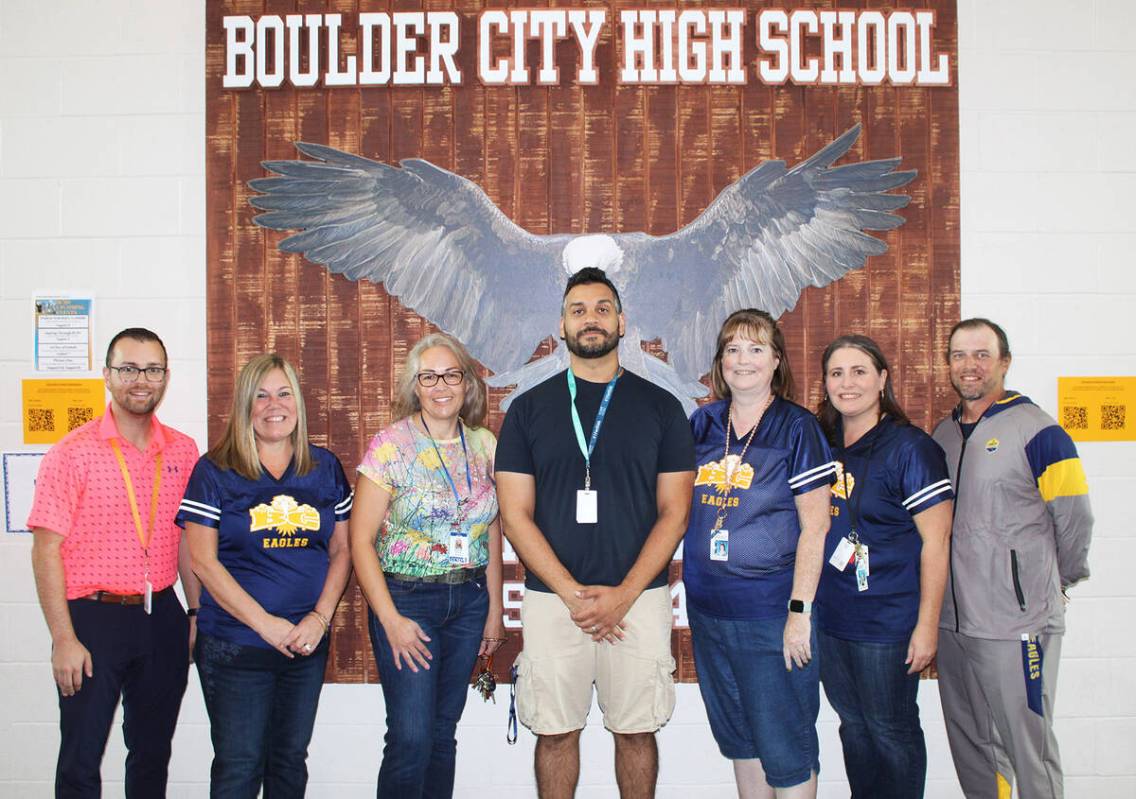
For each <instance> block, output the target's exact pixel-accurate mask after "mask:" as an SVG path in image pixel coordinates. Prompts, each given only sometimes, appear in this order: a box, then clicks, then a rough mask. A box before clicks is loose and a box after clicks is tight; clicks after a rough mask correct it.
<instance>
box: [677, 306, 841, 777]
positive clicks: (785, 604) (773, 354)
mask: <svg viewBox="0 0 1136 799" xmlns="http://www.w3.org/2000/svg"><path fill="white" fill-rule="evenodd" d="M710 380H711V385H712V387H713V389H714V393H715V395H716V396H717V397H719V399H718V401H717V402H713V403H710V404H708V405H704V406H702V407H701V408H699V409H698V410H697V411H695V412H694V414H693V415H692V416H691V418H690V425H691V428H692V430H693V433H694V445H695V455H696V462H697V464H698V473H697V476H696V478H695V486H694V497H693V505H692V507H691V512H690V524H689V527H688V528H687V531H686V537H685V539H684V540H683V582H684V584H685V587H686V600H687V615H688V618H689V620H690V628H691V631H692V635H693V642H694V659H695V663H696V665H697V667H698V680H699V683H698V684H699V688H700V690H701V691H702V698H703V700H704V701H705V703H706V712H707V715H708V716H709V719H710V729H711V731H712V732H713V733H714V739H715V740H716V741H717V743H718V748H719V750H720V751H721V752H722V754H723V755H724V756H725V757H727V758H729V759H730V760H732V761H733V763H734V776H735V779H736V781H737V785H738V794H739V796H741V797H742V798H743V799H751V797H774V796H776V797H778V799H788V798H789V797H792V798H793V799H796V798H797V797H815V796H816V785H817V782H816V781H817V772H818V771H819V769H820V760H819V747H818V743H817V734H816V719H817V713H818V711H819V707H820V687H819V669H818V667H817V664H816V661H815V660H813V654H814V652H815V650H816V631H815V630H814V629H813V627H812V620H811V611H812V601H813V598H814V594H815V592H816V587H817V580H818V579H819V577H820V571H821V564H822V555H823V549H824V537H825V532H826V531H827V530H828V525H829V493H830V492H829V485H830V484H831V483H832V476H833V464H832V456H831V454H830V452H829V449H828V444H827V443H826V442H825V440H824V436H823V434H822V433H821V430H820V426H819V425H818V424H817V421H816V419H815V418H814V417H813V415H812V414H811V413H809V412H808V411H806V410H805V409H804V408H802V407H801V406H799V405H796V404H795V403H794V402H793V401H792V400H791V399H790V397H791V396H792V394H793V375H792V371H791V370H790V368H789V358H788V355H787V353H786V351H785V340H784V338H783V336H782V334H781V330H780V328H778V326H777V323H776V322H775V321H774V320H773V318H772V317H771V316H770V315H769V314H767V313H765V312H764V311H757V310H753V309H746V310H741V311H736V312H734V313H732V314H730V316H729V318H727V319H726V321H725V323H724V324H723V325H722V329H721V331H720V332H719V333H718V348H717V352H716V354H715V355H714V363H713V366H712V368H711V372H710Z"/></svg>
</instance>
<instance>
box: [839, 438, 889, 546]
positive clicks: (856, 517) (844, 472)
mask: <svg viewBox="0 0 1136 799" xmlns="http://www.w3.org/2000/svg"><path fill="white" fill-rule="evenodd" d="M880 421H881V422H882V421H883V420H882V419H881V420H880ZM877 426H878V425H877ZM875 429H876V428H872V430H869V431H868V432H869V434H870V433H872V432H874V431H875ZM841 434H842V435H843V432H842V433H841ZM879 440H880V437H879V435H878V434H877V435H875V436H873V437H872V444H871V446H869V447H868V457H867V458H865V459H864V471H863V474H861V475H860V480H858V481H856V482H863V483H864V486H865V488H866V487H867V483H868V480H869V479H870V477H869V475H870V473H871V470H872V456H873V455H875V454H876V442H877V441H879ZM853 446H855V445H853ZM839 453H840V458H841V461H842V463H843V464H844V466H843V468H842V469H841V473H840V478H841V480H842V482H843V483H844V503H845V504H846V505H847V506H848V513H849V515H850V516H851V517H852V520H851V521H852V532H853V533H856V534H857V535H859V530H860V499H861V497H862V496H863V494H862V492H860V491H856V490H855V484H853V490H852V491H849V490H848V455H847V453H848V450H847V449H846V448H844V447H841V448H840V450H839ZM853 493H854V494H855V495H856V499H855V500H854V501H853V499H852V494H853Z"/></svg>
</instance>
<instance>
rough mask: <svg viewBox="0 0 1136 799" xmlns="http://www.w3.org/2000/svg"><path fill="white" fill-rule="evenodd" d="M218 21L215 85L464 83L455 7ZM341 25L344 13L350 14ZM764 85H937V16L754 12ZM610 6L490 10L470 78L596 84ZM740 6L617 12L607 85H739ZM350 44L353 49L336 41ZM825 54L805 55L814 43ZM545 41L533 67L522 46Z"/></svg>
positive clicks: (481, 21)
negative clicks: (571, 52) (219, 61)
mask: <svg viewBox="0 0 1136 799" xmlns="http://www.w3.org/2000/svg"><path fill="white" fill-rule="evenodd" d="M344 16H345V15H343V14H288V15H285V16H280V15H275V14H266V15H263V16H260V17H258V18H256V19H253V17H251V16H247V15H232V16H226V17H224V18H223V20H222V24H223V25H224V28H225V73H224V75H223V76H222V87H223V88H226V89H240V88H249V87H253V86H259V87H264V88H276V87H280V86H283V85H285V84H288V85H291V86H295V87H309V86H316V85H317V84H320V85H322V86H326V87H336V86H385V85H398V86H408V85H443V84H460V83H461V82H462V79H463V74H462V71H461V69H460V68H459V67H458V66H457V56H458V50H459V48H460V45H461V35H460V34H461V24H462V18H461V16H459V15H458V14H457V13H456V12H453V11H407V12H394V13H388V12H385V11H377V12H367V11H363V12H360V13H359V14H358V15H357V16H358V20H357V24H355V25H354V26H352V25H350V24H348V25H345V24H344ZM346 16H348V17H350V16H351V15H346ZM753 22H754V29H755V32H754V33H752V34H750V35H751V36H752V37H753V40H754V42H755V44H756V46H757V58H756V59H755V60H754V62H753V63H752V64H750V65H748V66H749V67H751V70H750V72H751V73H752V75H753V76H754V78H756V79H757V80H759V81H760V82H762V83H766V84H773V85H776V84H782V83H793V84H798V85H810V84H817V85H869V86H871V85H877V84H881V83H884V82H887V83H890V84H891V85H894V86H946V85H949V83H950V59H949V57H948V56H947V55H945V54H942V53H937V52H936V50H935V46H934V29H935V14H934V12H932V11H927V10H902V11H900V10H896V11H876V10H859V11H846V10H841V11H830V10H814V9H798V10H795V11H785V10H783V9H776V8H773V9H764V10H761V11H758V12H756V13H755V14H754V18H753ZM606 23H607V11H606V10H605V9H602V8H600V9H597V8H590V9H583V8H560V9H487V10H484V11H482V12H481V13H480V14H479V15H478V16H477V19H476V25H477V31H478V37H477V48H478V59H477V64H478V70H477V71H478V75H477V77H478V79H479V80H480V81H481V82H482V83H483V84H485V85H489V86H494V85H529V84H532V83H535V84H536V85H559V84H560V83H561V82H562V80H563V79H566V78H567V79H570V80H572V81H573V82H575V83H578V84H594V83H598V82H599V81H600V79H601V75H600V73H599V69H598V68H597V66H596V60H595V57H596V47H597V45H598V43H599V41H600V38H601V33H602V30H603V27H604V25H605V24H606ZM746 24H747V19H746V13H745V11H744V10H742V9H737V8H732V9H683V10H681V11H680V10H677V9H625V10H622V11H620V13H619V23H618V25H619V27H618V30H617V46H618V53H619V55H618V57H617V58H618V60H619V61H620V63H621V67H620V68H619V70H618V72H617V73H616V74H615V75H614V76H612V78H611V79H614V80H618V81H619V82H620V83H623V84H645V85H655V84H659V85H665V84H705V83H712V84H725V85H730V84H734V85H738V84H744V83H745V82H746V80H747V74H749V73H747V65H746V64H745V63H744V61H743V56H742V50H743V44H744V42H745V39H746V36H747V34H746V31H745V27H746ZM350 36H354V37H356V38H355V42H354V45H355V46H354V47H344V48H343V49H344V50H345V51H347V50H349V51H351V52H341V37H350ZM565 39H571V40H573V41H574V42H575V44H576V46H577V47H578V48H579V50H580V58H579V59H578V62H577V67H576V71H575V74H574V75H569V76H564V75H561V74H560V70H559V68H558V67H557V65H556V58H555V56H556V45H557V43H558V42H560V41H562V40H565ZM813 39H819V40H820V55H819V56H816V55H810V54H808V52H807V51H808V50H809V49H810V47H809V44H810V40H813ZM534 40H535V41H538V42H539V43H540V48H539V52H540V55H539V58H538V59H535V62H533V63H530V61H529V60H528V56H529V53H528V51H527V50H528V48H527V44H528V43H529V42H530V41H534Z"/></svg>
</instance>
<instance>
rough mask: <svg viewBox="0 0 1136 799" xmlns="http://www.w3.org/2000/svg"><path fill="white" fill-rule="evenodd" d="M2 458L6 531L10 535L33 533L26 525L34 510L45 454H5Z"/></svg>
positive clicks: (0, 456)
mask: <svg viewBox="0 0 1136 799" xmlns="http://www.w3.org/2000/svg"><path fill="white" fill-rule="evenodd" d="M0 458H3V461H4V529H5V530H7V531H8V532H9V533H27V532H31V531H30V530H28V528H27V527H25V526H24V525H25V523H26V522H27V520H28V514H29V513H30V512H31V509H32V496H33V495H34V494H35V479H36V472H38V471H39V462H40V461H42V460H43V453H42V452H5V453H3V455H0Z"/></svg>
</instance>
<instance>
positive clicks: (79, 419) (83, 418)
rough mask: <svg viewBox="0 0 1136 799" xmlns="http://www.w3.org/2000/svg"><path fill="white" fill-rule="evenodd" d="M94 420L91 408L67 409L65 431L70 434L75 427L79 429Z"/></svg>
mask: <svg viewBox="0 0 1136 799" xmlns="http://www.w3.org/2000/svg"><path fill="white" fill-rule="evenodd" d="M94 418H95V412H94V409H93V408H68V409H67V431H68V432H70V431H72V430H74V429H75V428H76V427H81V426H83V425H85V424H86V423H87V422H89V421H91V420H92V419H94Z"/></svg>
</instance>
